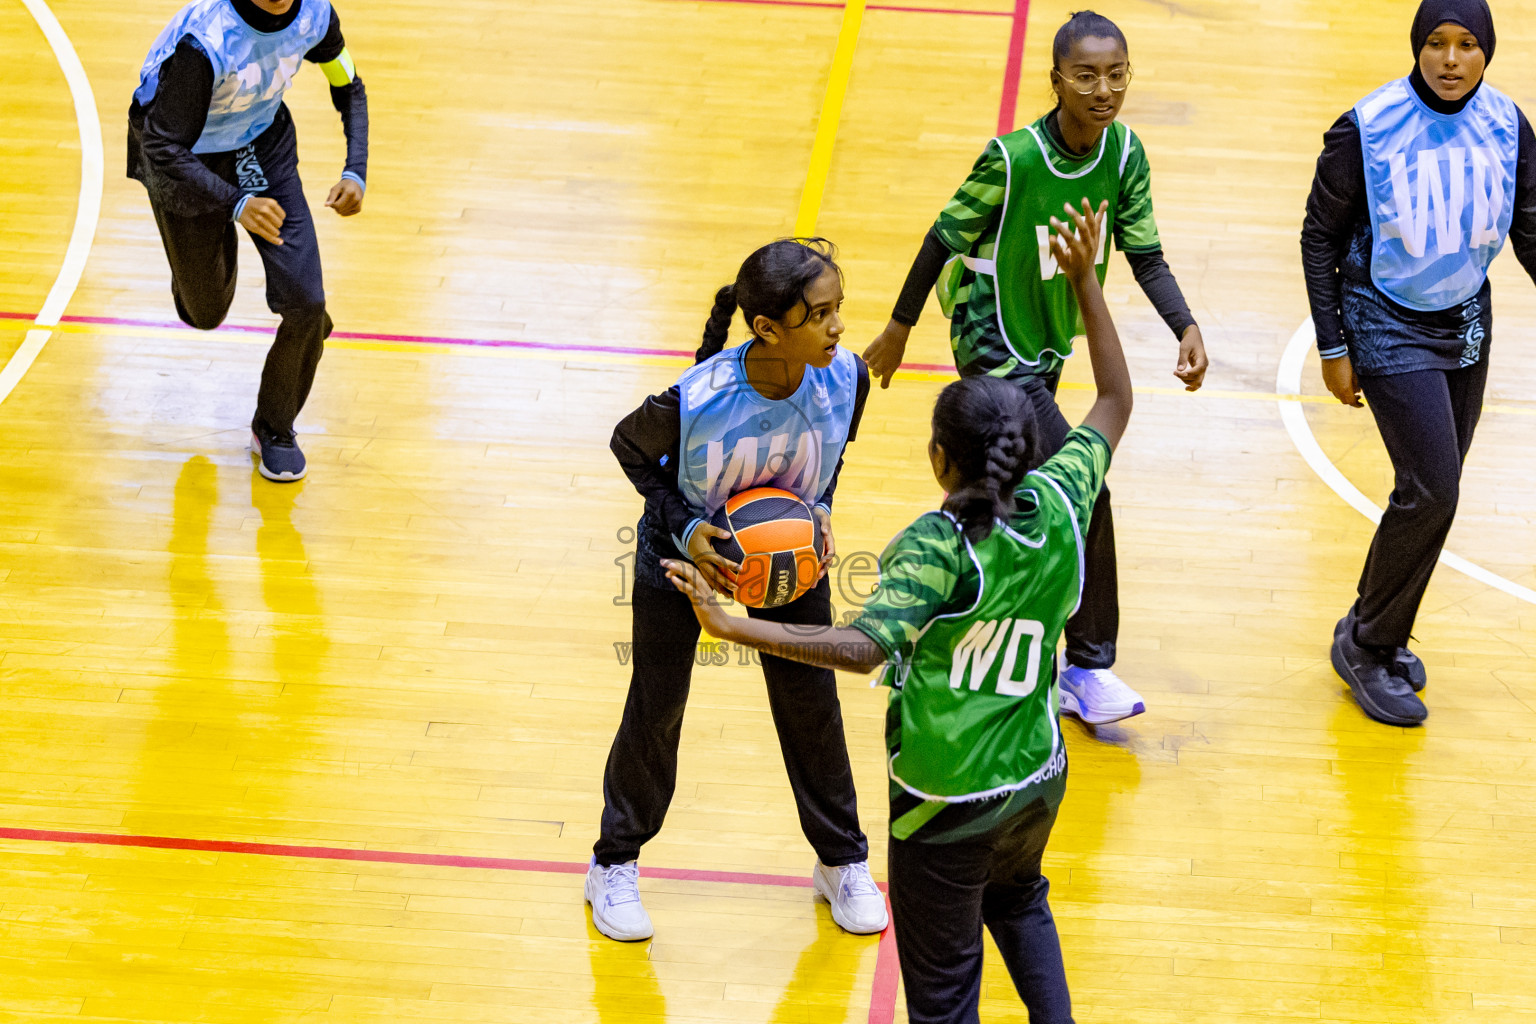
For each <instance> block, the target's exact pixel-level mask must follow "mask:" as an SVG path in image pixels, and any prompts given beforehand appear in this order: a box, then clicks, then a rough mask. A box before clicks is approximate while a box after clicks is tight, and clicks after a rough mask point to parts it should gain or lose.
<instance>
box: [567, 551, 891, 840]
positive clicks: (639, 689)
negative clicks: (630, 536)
mask: <svg viewBox="0 0 1536 1024" xmlns="http://www.w3.org/2000/svg"><path fill="white" fill-rule="evenodd" d="M632 607H633V613H634V647H633V649H632V653H631V655H630V657H631V664H632V666H633V670H632V673H631V675H630V680H629V697H628V699H627V700H626V701H625V703H624V718H623V721H621V722H620V723H619V731H618V734H617V735H616V736H614V738H613V747H612V749H611V750H610V751H609V753H608V767H607V769H606V771H605V772H604V773H603V819H602V832H601V835H600V836H599V837H598V840H597V843H596V844H595V845H594V846H593V848H592V851H593V853H594V854H595V855H596V857H597V862H598V863H599V864H604V865H610V864H622V863H624V862H625V861H631V860H635V859H636V858H637V857H639V856H640V847H641V846H643V845H645V843H646V842H648V841H649V840H650V839H651V838H652V837H653V836H655V835H656V833H657V832H660V831H661V823H662V820H663V819H664V818H665V817H666V815H667V807H668V805H669V804H671V802H672V792H673V790H674V789H675V788H676V786H677V746H678V740H679V738H680V736H681V734H682V728H683V710H684V708H685V707H686V705H687V703H688V686H689V682H690V680H691V678H692V675H693V664H694V654H695V651H696V649H697V645H698V639H699V622H698V619H697V618H695V617H694V614H693V606H692V604H690V603H689V601H688V598H686V597H684V596H683V595H682V594H680V593H679V592H678V591H677V590H675V589H673V588H672V587H671V586H670V585H669V586H667V587H666V588H665V589H661V588H658V587H653V586H648V585H647V584H646V583H644V582H643V581H637V582H636V584H635V594H634V604H633V606H632ZM748 614H749V615H751V616H752V617H753V618H759V619H767V620H769V621H772V622H786V623H801V624H805V625H818V626H830V625H831V624H832V601H831V588H830V587H829V586H828V585H827V581H826V580H825V579H824V580H822V581H821V582H820V583H818V584H817V585H816V587H815V588H814V589H813V590H811V591H810V592H809V593H807V594H805V595H804V596H803V597H801V598H800V599H799V600H798V601H794V602H791V603H790V604H787V605H784V606H783V607H781V608H775V609H773V610H771V611H758V610H755V609H748ZM762 661H763V679H764V681H765V682H766V683H767V684H768V706H769V709H770V710H771V711H772V713H773V724H774V728H775V729H776V730H777V731H778V734H779V747H780V749H781V750H782V751H783V754H784V767H785V769H786V770H787V771H788V773H789V786H790V789H791V790H792V791H793V792H794V796H795V805H796V807H797V808H798V809H799V811H800V828H801V830H802V831H803V832H804V833H805V837H806V839H808V840H810V843H811V846H812V848H814V849H815V851H816V855H817V856H818V857H820V858H821V862H822V863H823V864H826V865H828V866H832V867H837V866H840V865H844V864H853V863H857V862H858V861H861V860H866V859H868V857H869V843H868V841H867V840H866V839H865V837H864V832H863V830H862V829H860V828H859V811H858V804H857V802H856V800H855V797H854V791H853V770H852V768H851V767H850V766H849V763H848V744H847V741H846V740H845V739H844V738H843V712H842V705H841V704H840V703H839V702H838V699H837V678H836V676H834V675H833V673H832V671H831V670H830V669H824V668H813V667H811V666H809V665H804V664H801V663H800V662H798V661H786V660H785V659H783V658H776V657H773V656H771V655H766V654H765V655H763V658H762Z"/></svg>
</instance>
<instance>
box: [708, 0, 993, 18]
mask: <svg viewBox="0 0 1536 1024" xmlns="http://www.w3.org/2000/svg"><path fill="white" fill-rule="evenodd" d="M697 2H700V3H718V4H756V5H761V6H764V7H830V8H832V9H834V10H842V8H843V4H842V3H841V0H697ZM864 9H865V10H866V11H901V12H903V13H906V14H966V15H973V16H976V17H982V18H1006V17H1008V12H1007V11H978V10H973V9H970V8H965V7H901V6H899V5H897V4H865V5H864Z"/></svg>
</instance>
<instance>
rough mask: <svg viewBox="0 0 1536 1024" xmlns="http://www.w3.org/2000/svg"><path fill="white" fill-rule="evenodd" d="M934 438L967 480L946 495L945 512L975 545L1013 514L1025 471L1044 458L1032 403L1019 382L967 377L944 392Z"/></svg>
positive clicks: (936, 412)
mask: <svg viewBox="0 0 1536 1024" xmlns="http://www.w3.org/2000/svg"><path fill="white" fill-rule="evenodd" d="M933 440H934V443H935V444H937V445H939V446H940V447H941V448H943V449H944V453H945V455H947V456H948V457H949V459H950V460H951V461H952V462H953V463H954V464H955V466H956V467H957V468H958V469H959V471H960V474H961V477H962V479H963V480H964V481H965V482H964V483H963V484H962V485H961V486H960V487H959V488H957V489H956V490H955V491H954V492H952V493H951V494H950V495H949V497H948V498H946V499H945V501H944V511H946V512H948V513H950V514H951V515H953V516H954V517H955V518H956V519H958V520H959V521H960V526H961V528H962V529H963V530H964V531H965V536H966V538H967V539H968V540H970V541H971V543H973V544H974V543H976V542H977V541H981V540H985V539H986V538H987V537H988V536H989V535H990V534H991V533H992V526H993V524H994V523H995V522H996V521H997V520H999V519H1004V520H1006V519H1007V518H1008V516H1009V515H1011V514H1012V512H1013V508H1014V503H1013V494H1014V491H1016V490H1017V489H1018V487H1019V484H1020V483H1021V482H1022V481H1023V479H1024V474H1026V473H1028V472H1029V471H1030V470H1031V469H1033V468H1035V467H1036V466H1038V465H1039V464H1040V463H1041V462H1042V461H1044V460H1043V459H1042V458H1041V457H1040V431H1039V423H1038V421H1037V419H1036V417H1035V408H1034V406H1033V405H1032V404H1031V403H1030V401H1029V399H1028V398H1026V397H1025V395H1024V393H1023V391H1022V390H1020V388H1019V387H1018V386H1017V385H1015V384H1010V383H1009V382H1007V381H1005V380H1001V379H999V378H997V377H964V378H961V379H960V380H958V381H956V382H955V383H953V384H951V385H949V386H948V387H946V388H945V389H944V390H943V391H942V392H940V393H939V400H938V401H937V402H936V403H935V404H934V407H933Z"/></svg>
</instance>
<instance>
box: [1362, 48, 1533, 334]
mask: <svg viewBox="0 0 1536 1024" xmlns="http://www.w3.org/2000/svg"><path fill="white" fill-rule="evenodd" d="M1355 118H1356V120H1357V121H1358V122H1359V125H1360V146H1361V149H1362V151H1363V155H1364V157H1365V186H1366V199H1367V202H1368V203H1369V205H1370V212H1371V234H1372V236H1373V240H1372V249H1371V280H1372V281H1374V282H1375V284H1376V287H1377V288H1379V289H1380V290H1381V291H1382V292H1383V293H1384V294H1385V295H1387V296H1388V297H1389V298H1391V299H1392V300H1393V301H1395V302H1398V303H1400V304H1401V305H1404V306H1407V307H1408V308H1409V309H1417V310H1423V311H1429V310H1438V309H1448V308H1450V307H1451V306H1454V305H1457V304H1458V303H1461V302H1465V301H1466V300H1467V299H1470V298H1471V297H1472V296H1474V295H1476V294H1477V292H1478V290H1479V289H1480V288H1482V286H1483V281H1484V280H1485V279H1486V278H1487V276H1488V266H1489V264H1491V263H1492V262H1493V258H1494V257H1495V256H1497V255H1498V254H1499V250H1500V249H1502V248H1504V240H1505V238H1506V237H1507V236H1508V235H1509V226H1510V223H1511V222H1512V220H1513V218H1514V205H1515V195H1514V193H1515V159H1516V157H1517V155H1518V151H1519V113H1518V111H1517V109H1516V107H1515V104H1514V102H1513V101H1512V100H1510V99H1509V97H1507V96H1505V95H1504V94H1503V93H1501V92H1499V91H1498V90H1497V89H1495V88H1493V86H1491V85H1489V84H1488V83H1487V82H1484V83H1483V85H1482V88H1481V89H1479V90H1478V91H1477V95H1476V96H1474V97H1473V98H1472V102H1470V103H1468V104H1467V106H1466V107H1465V109H1463V110H1462V111H1461V113H1459V114H1437V113H1436V112H1435V111H1433V110H1431V109H1429V107H1427V106H1425V105H1424V102H1423V101H1422V100H1420V99H1419V97H1418V96H1417V95H1416V94H1415V93H1414V91H1413V86H1412V84H1410V83H1409V81H1408V79H1406V78H1400V79H1398V80H1397V81H1395V82H1388V83H1387V84H1386V85H1384V86H1382V87H1381V88H1380V89H1377V90H1376V91H1375V92H1373V93H1371V94H1370V95H1369V96H1367V97H1366V98H1365V99H1363V100H1361V101H1360V102H1359V103H1357V104H1355Z"/></svg>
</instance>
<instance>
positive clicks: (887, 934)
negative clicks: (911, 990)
mask: <svg viewBox="0 0 1536 1024" xmlns="http://www.w3.org/2000/svg"><path fill="white" fill-rule="evenodd" d="M885 909H886V913H890V910H891V901H890V900H889V899H887V900H886V901H885ZM900 975H901V963H900V961H898V960H897V958H896V929H895V928H886V930H885V931H884V932H882V933H881V934H880V949H879V950H878V951H877V952H876V953H875V981H874V984H872V985H871V986H870V990H869V1024H893V1022H894V1021H895V1020H896V982H897V980H898V978H899V977H900Z"/></svg>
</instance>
